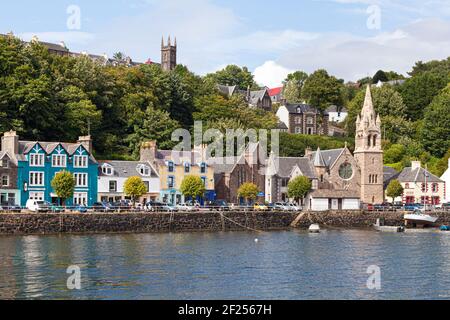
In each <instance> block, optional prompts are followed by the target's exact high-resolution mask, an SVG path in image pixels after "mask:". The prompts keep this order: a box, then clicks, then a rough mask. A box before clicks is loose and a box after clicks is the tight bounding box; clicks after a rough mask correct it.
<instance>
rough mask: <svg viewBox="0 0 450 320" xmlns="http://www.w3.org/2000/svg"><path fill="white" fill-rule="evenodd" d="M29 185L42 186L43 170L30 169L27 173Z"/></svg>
mask: <svg viewBox="0 0 450 320" xmlns="http://www.w3.org/2000/svg"><path fill="white" fill-rule="evenodd" d="M28 181H29V183H30V186H38V187H42V186H44V172H34V171H31V172H30V175H29V180H28Z"/></svg>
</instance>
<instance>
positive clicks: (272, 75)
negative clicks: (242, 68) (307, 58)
mask: <svg viewBox="0 0 450 320" xmlns="http://www.w3.org/2000/svg"><path fill="white" fill-rule="evenodd" d="M291 72H293V70H290V69H287V68H285V67H283V66H280V65H278V64H277V63H276V62H275V61H266V62H264V64H263V65H262V66H259V67H257V68H256V69H255V71H254V75H255V81H256V82H257V83H258V84H260V85H263V86H268V87H269V88H275V87H279V86H281V85H282V83H283V81H284V79H286V76H287V75H288V74H289V73H291Z"/></svg>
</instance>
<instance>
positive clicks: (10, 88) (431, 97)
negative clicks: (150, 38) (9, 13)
mask: <svg viewBox="0 0 450 320" xmlns="http://www.w3.org/2000/svg"><path fill="white" fill-rule="evenodd" d="M396 79H406V81H405V83H404V84H402V85H392V86H391V85H384V86H383V87H381V88H374V89H373V98H374V104H375V108H376V110H377V112H379V113H380V114H381V116H382V121H383V136H384V144H385V162H386V163H387V164H389V165H391V166H393V167H395V168H396V169H398V170H401V169H402V168H403V167H404V166H407V165H409V164H410V161H411V160H413V159H420V160H421V161H422V162H423V163H427V164H428V167H429V169H430V171H432V172H433V173H435V174H438V175H440V174H441V173H442V172H443V171H444V170H445V169H446V166H447V159H448V157H449V156H450V58H448V59H447V60H443V61H431V62H427V63H422V62H418V63H416V65H415V66H414V67H413V68H412V70H411V72H410V73H409V75H408V77H406V78H405V77H404V76H403V75H399V74H397V73H395V72H393V71H389V72H387V71H386V72H385V71H379V72H377V73H376V74H375V75H374V77H372V78H365V79H361V80H360V81H359V84H360V85H359V86H358V85H356V84H352V83H346V82H345V81H344V80H342V79H337V78H336V77H334V76H332V75H329V74H328V73H327V71H325V70H317V71H316V72H314V73H312V74H310V75H308V74H306V73H304V72H301V71H298V72H295V73H293V74H290V75H289V76H288V77H287V79H286V81H285V90H284V95H285V97H286V99H287V100H288V101H290V102H299V101H306V102H308V103H310V104H312V105H314V106H316V107H318V108H319V110H321V111H322V112H323V111H324V110H325V109H326V108H327V107H328V106H329V105H330V104H336V105H340V106H346V107H347V108H348V110H349V117H348V120H347V121H346V123H344V124H343V126H345V128H346V129H347V135H348V138H340V139H338V138H330V137H319V136H299V135H291V134H285V133H283V134H281V141H280V144H281V153H282V155H285V156H301V155H303V152H304V149H305V148H306V147H307V146H309V147H312V148H317V147H318V146H320V147H321V148H322V149H328V148H337V147H342V146H343V145H344V144H345V141H347V142H348V143H349V146H350V147H351V146H352V145H353V143H354V142H353V136H354V130H355V126H354V122H355V119H356V115H357V113H358V112H359V111H360V110H361V107H362V104H363V100H364V86H363V84H367V83H377V82H378V81H379V80H381V81H384V82H385V81H389V80H396ZM217 83H221V84H229V85H238V86H239V87H240V88H241V89H247V88H248V87H250V88H257V87H258V84H257V83H255V81H254V78H253V75H252V74H251V73H250V72H249V71H248V70H247V69H246V68H245V67H244V68H241V67H238V66H233V65H230V66H227V67H226V68H225V69H223V70H220V71H218V72H216V73H212V74H208V75H206V76H204V77H201V76H198V75H196V74H194V73H192V72H191V71H189V70H188V68H187V67H185V66H182V65H179V66H177V68H176V69H175V70H173V71H171V72H165V71H163V70H161V68H160V67H159V66H158V65H147V64H144V65H141V66H137V67H126V66H125V65H124V66H114V67H113V66H103V65H100V64H98V63H96V62H94V61H92V60H91V59H89V58H88V57H78V58H73V57H61V56H56V55H52V54H50V53H48V51H47V49H46V48H45V47H43V46H41V45H39V44H31V45H26V44H24V43H22V42H21V41H19V40H17V39H15V38H12V37H5V38H3V37H0V132H4V131H7V130H11V129H12V130H16V131H17V132H18V134H19V135H20V137H21V139H29V140H50V141H74V140H76V139H77V137H78V136H79V135H84V134H87V133H88V132H90V133H91V135H92V137H93V139H94V149H95V155H96V156H97V158H99V159H135V158H136V157H137V155H138V149H139V145H140V142H141V141H142V140H147V139H156V140H157V141H158V144H159V146H160V148H170V147H172V146H173V144H174V143H173V142H171V134H172V132H173V130H174V129H176V128H180V127H182V128H186V129H189V130H192V125H193V123H194V121H195V120H202V121H203V129H204V130H207V129H208V128H217V129H221V130H225V129H226V128H234V129H238V128H242V129H246V128H254V129H260V128H265V129H272V128H275V127H276V125H277V123H278V120H277V118H276V116H275V110H276V108H277V106H276V105H274V112H265V111H262V110H255V109H251V108H249V107H248V106H247V104H246V103H245V101H244V100H243V97H239V96H233V97H231V98H227V97H224V96H222V95H220V93H219V92H218V91H217V90H216V84H217Z"/></svg>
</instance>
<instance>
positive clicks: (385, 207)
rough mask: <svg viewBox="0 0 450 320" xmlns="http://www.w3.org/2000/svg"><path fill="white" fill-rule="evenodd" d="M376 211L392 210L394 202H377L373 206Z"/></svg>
mask: <svg viewBox="0 0 450 320" xmlns="http://www.w3.org/2000/svg"><path fill="white" fill-rule="evenodd" d="M373 208H374V210H375V211H389V210H392V208H393V207H392V204H390V203H389V202H383V203H382V204H376V205H374V206H373Z"/></svg>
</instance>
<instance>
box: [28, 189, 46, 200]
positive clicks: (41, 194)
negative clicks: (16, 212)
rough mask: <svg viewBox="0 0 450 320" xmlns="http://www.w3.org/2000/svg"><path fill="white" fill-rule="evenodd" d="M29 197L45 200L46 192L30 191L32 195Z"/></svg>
mask: <svg viewBox="0 0 450 320" xmlns="http://www.w3.org/2000/svg"><path fill="white" fill-rule="evenodd" d="M28 199H32V200H36V201H44V192H42V191H38V192H36V191H30V195H29V197H28Z"/></svg>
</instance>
